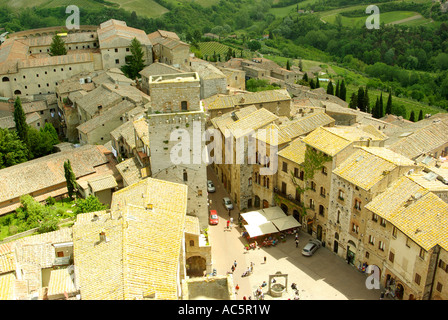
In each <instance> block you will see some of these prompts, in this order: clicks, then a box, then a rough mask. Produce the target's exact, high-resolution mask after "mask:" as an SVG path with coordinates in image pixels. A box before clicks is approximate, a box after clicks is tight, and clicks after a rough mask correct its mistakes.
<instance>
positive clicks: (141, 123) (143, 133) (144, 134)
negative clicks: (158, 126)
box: [133, 118, 149, 147]
mask: <svg viewBox="0 0 448 320" xmlns="http://www.w3.org/2000/svg"><path fill="white" fill-rule="evenodd" d="M133 126H134V129H135V134H136V136H137V137H138V138H139V139H140V140H142V142H143V143H144V144H145V145H146V146H148V147H149V125H148V122H147V121H146V119H145V118H141V119H139V120H136V121H134V123H133Z"/></svg>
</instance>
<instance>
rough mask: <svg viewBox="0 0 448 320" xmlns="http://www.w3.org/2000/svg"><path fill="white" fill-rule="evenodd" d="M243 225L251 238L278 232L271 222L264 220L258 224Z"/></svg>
mask: <svg viewBox="0 0 448 320" xmlns="http://www.w3.org/2000/svg"><path fill="white" fill-rule="evenodd" d="M244 227H245V228H246V231H247V233H249V237H251V238H254V237H258V236H262V235H265V234H270V233H276V232H278V230H277V228H276V227H275V226H274V225H273V224H272V222H266V223H263V224H260V225H251V224H248V225H245V226H244Z"/></svg>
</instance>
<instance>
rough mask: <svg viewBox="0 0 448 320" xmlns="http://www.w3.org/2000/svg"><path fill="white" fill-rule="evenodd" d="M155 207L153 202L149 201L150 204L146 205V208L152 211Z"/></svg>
mask: <svg viewBox="0 0 448 320" xmlns="http://www.w3.org/2000/svg"><path fill="white" fill-rule="evenodd" d="M153 208H154V206H153V204H152V203H148V204H147V205H146V210H148V211H152V209H153Z"/></svg>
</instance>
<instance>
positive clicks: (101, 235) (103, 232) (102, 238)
mask: <svg viewBox="0 0 448 320" xmlns="http://www.w3.org/2000/svg"><path fill="white" fill-rule="evenodd" d="M100 242H106V230H104V229H103V230H101V232H100Z"/></svg>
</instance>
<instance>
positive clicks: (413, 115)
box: [409, 110, 415, 122]
mask: <svg viewBox="0 0 448 320" xmlns="http://www.w3.org/2000/svg"><path fill="white" fill-rule="evenodd" d="M409 121H412V122H415V114H414V110H412V111H411V115H410V117H409Z"/></svg>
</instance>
